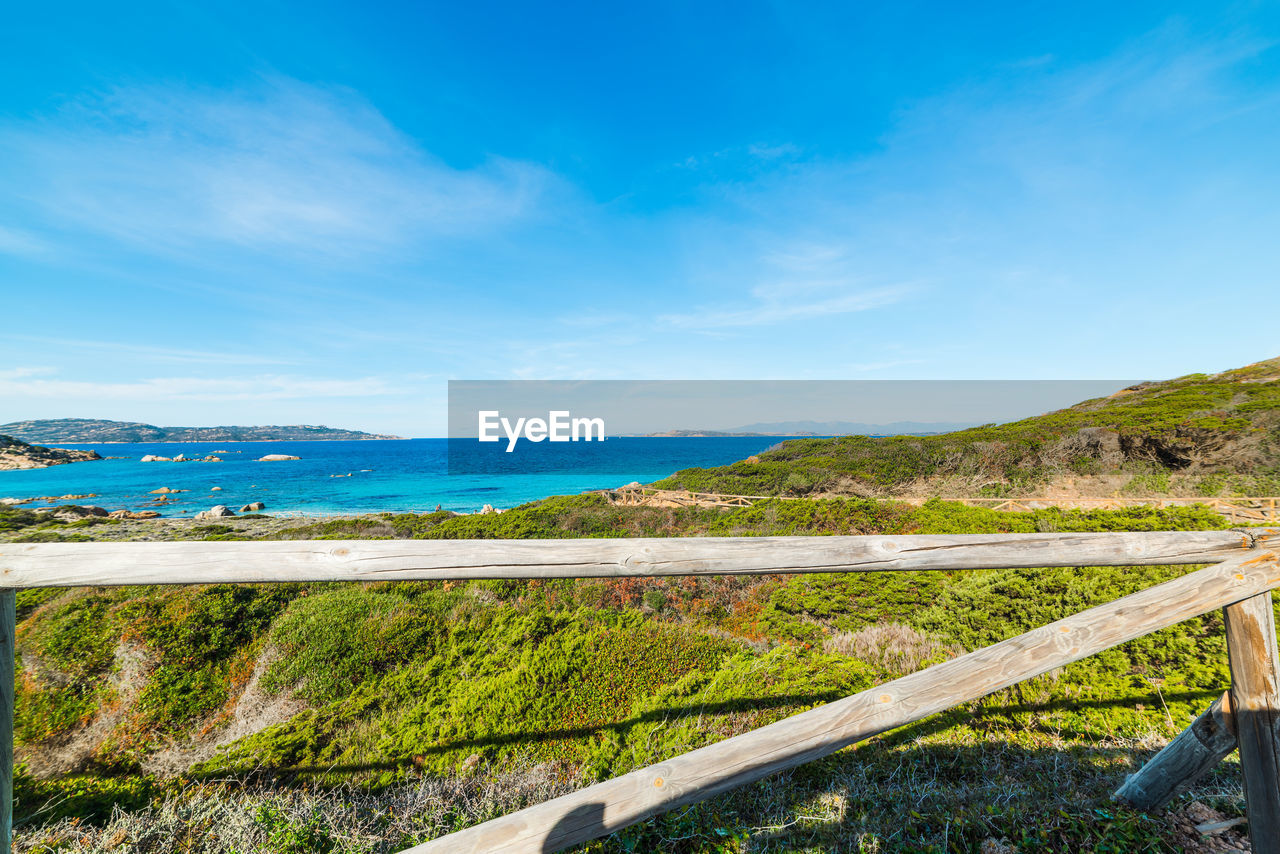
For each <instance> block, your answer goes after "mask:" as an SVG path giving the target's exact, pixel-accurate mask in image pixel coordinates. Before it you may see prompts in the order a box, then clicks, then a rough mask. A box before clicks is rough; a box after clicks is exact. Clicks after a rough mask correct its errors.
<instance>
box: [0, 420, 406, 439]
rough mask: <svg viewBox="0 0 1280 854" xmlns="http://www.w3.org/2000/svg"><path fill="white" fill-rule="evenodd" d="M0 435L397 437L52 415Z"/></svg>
mask: <svg viewBox="0 0 1280 854" xmlns="http://www.w3.org/2000/svg"><path fill="white" fill-rule="evenodd" d="M0 434H3V435H6V436H13V437H14V438H15V439H22V440H23V441H26V442H269V441H305V440H313V441H314V440H328V441H354V440H360V439H399V438H401V437H399V436H385V435H382V434H380V433H365V432H362V431H360V430H341V429H337V428H333V427H323V426H318V425H311V424H292V425H285V426H281V425H266V426H256V427H241V426H224V427H157V426H156V425H154V424H143V423H141V422H138V421H106V420H102V419H96V418H53V419H40V420H36V421H14V422H12V423H9V424H0Z"/></svg>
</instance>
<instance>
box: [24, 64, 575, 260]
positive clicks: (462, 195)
mask: <svg viewBox="0 0 1280 854" xmlns="http://www.w3.org/2000/svg"><path fill="white" fill-rule="evenodd" d="M0 147H2V148H4V149H5V150H6V151H7V154H6V159H7V160H8V164H9V165H8V167H7V168H4V167H0V174H3V175H4V176H5V177H4V180H5V183H6V184H8V186H9V193H11V194H13V195H16V196H21V197H24V198H25V200H26V201H27V202H28V203H29V204H31V205H33V206H34V207H35V208H37V209H38V210H39V211H40V212H41V213H42V214H43V215H44V216H45V217H46V218H47V219H48V221H50V222H51V223H52V224H53V226H54V227H56V228H70V229H81V230H87V231H90V232H96V233H99V234H105V235H107V236H109V237H111V238H113V239H115V240H121V241H127V242H129V243H131V244H133V245H135V246H141V247H145V248H148V249H153V250H154V249H165V250H188V249H191V248H193V247H207V246H208V245H209V244H213V245H218V244H221V245H224V246H227V245H230V246H237V247H246V248H250V249H254V250H259V251H280V250H287V251H292V252H305V253H318V254H320V255H322V256H333V255H336V254H344V253H359V252H363V251H367V250H374V249H385V248H387V247H391V246H397V245H405V244H409V243H412V242H414V241H421V240H430V239H432V238H437V237H447V236H458V235H471V234H475V233H480V232H484V231H486V230H489V229H492V228H494V227H496V226H501V225H503V224H506V223H510V222H512V221H514V220H518V219H520V218H522V217H525V216H527V215H529V214H530V213H531V212H532V211H533V210H534V209H535V208H536V207H537V205H538V203H539V200H540V198H541V197H542V195H543V193H544V192H545V191H547V189H548V188H549V187H550V186H551V185H552V184H554V183H555V182H556V179H555V178H554V176H552V175H551V174H550V173H549V172H547V171H546V170H545V169H543V168H542V167H540V166H537V165H534V164H530V163H523V162H517V161H511V160H504V159H501V158H490V159H488V160H486V161H484V162H483V163H481V164H480V165H478V166H475V167H472V168H454V167H452V166H450V165H448V164H446V163H444V162H442V161H440V160H438V159H436V158H434V157H432V156H431V155H430V154H429V153H428V152H426V151H424V150H423V149H422V148H421V147H420V146H419V145H418V144H417V143H416V142H415V141H414V140H412V139H410V138H409V137H407V136H405V135H404V134H403V133H401V132H400V131H399V130H398V129H397V128H396V127H394V126H393V125H392V124H391V123H390V122H389V121H387V119H386V118H385V117H384V116H383V115H382V114H381V113H379V112H378V111H377V110H376V109H375V108H374V107H373V106H372V105H371V104H370V103H369V102H367V101H366V100H364V99H363V98H361V97H360V96H359V95H358V94H356V93H354V92H352V91H349V90H345V89H338V88H321V87H317V86H309V85H306V84H302V83H299V82H296V81H293V80H288V79H283V78H274V79H270V80H266V81H264V82H263V83H262V85H261V86H259V87H258V88H256V89H253V90H241V91H233V92H211V91H201V90H193V89H188V88H183V87H123V88H119V89H116V90H113V91H111V92H109V93H108V94H106V95H105V96H102V97H100V98H96V99H92V100H88V99H86V100H81V101H77V102H74V103H71V104H69V105H67V106H66V107H65V108H64V109H62V110H61V111H60V112H58V113H56V114H54V115H51V116H46V117H44V118H39V119H34V120H29V121H25V122H21V123H14V122H10V123H9V124H8V125H7V126H5V127H0ZM3 246H4V233H2V232H0V248H3Z"/></svg>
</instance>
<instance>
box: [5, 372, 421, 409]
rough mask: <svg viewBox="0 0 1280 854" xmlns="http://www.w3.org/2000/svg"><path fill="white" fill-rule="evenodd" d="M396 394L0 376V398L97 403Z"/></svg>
mask: <svg viewBox="0 0 1280 854" xmlns="http://www.w3.org/2000/svg"><path fill="white" fill-rule="evenodd" d="M398 393H401V390H400V389H398V388H396V387H394V386H393V385H391V384H390V383H388V382H387V381H386V380H385V379H383V378H381V377H376V376H372V377H360V378H357V379H349V380H346V379H343V380H334V379H318V378H314V377H304V376H288V375H280V374H268V375H261V376H251V377H228V378H213V379H211V378H207V377H152V378H148V379H140V380H136V381H131V382H93V381H89V380H63V379H37V378H33V377H31V376H17V377H10V376H3V375H0V397H4V398H28V399H31V398H38V399H58V400H65V401H66V402H67V403H76V404H78V405H84V404H85V403H88V402H99V401H148V402H149V401H154V400H171V401H183V400H187V401H192V400H203V401H270V400H298V399H315V398H367V397H381V396H385V395H392V394H398Z"/></svg>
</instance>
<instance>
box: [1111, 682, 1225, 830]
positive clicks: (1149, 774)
mask: <svg viewBox="0 0 1280 854" xmlns="http://www.w3.org/2000/svg"><path fill="white" fill-rule="evenodd" d="M1230 710H1231V695H1230V694H1229V693H1228V694H1223V695H1222V696H1221V697H1219V698H1218V699H1216V700H1214V701H1213V703H1212V704H1211V705H1210V706H1209V708H1207V709H1205V710H1204V711H1203V712H1201V713H1200V716H1199V717H1198V718H1196V719H1195V720H1194V721H1192V723H1191V726H1189V727H1187V728H1186V729H1184V730H1183V731H1182V732H1180V733H1179V734H1178V737H1177V738H1175V739H1174V740H1173V741H1171V742H1169V743H1168V744H1166V745H1165V746H1164V749H1163V750H1161V751H1160V752H1159V753H1157V754H1156V755H1155V756H1153V757H1151V760H1150V761H1149V762H1147V764H1146V765H1143V766H1142V767H1141V768H1140V769H1138V773H1136V774H1133V775H1130V777H1129V779H1127V780H1125V781H1124V785H1123V786H1121V787H1120V788H1119V789H1118V790H1116V793H1115V800H1118V801H1124V802H1125V803H1128V804H1129V805H1131V806H1133V807H1135V808H1137V809H1140V810H1155V809H1159V808H1160V807H1162V806H1164V805H1165V804H1167V803H1169V801H1171V800H1173V798H1174V796H1175V795H1177V794H1178V792H1180V791H1181V790H1183V789H1185V788H1186V787H1188V786H1190V785H1192V784H1193V783H1195V781H1196V780H1199V779H1200V778H1201V777H1202V776H1204V774H1206V773H1207V772H1208V771H1209V770H1210V769H1212V768H1213V767H1214V766H1215V765H1217V764H1218V763H1219V762H1221V761H1222V760H1223V759H1225V758H1226V757H1227V755H1228V754H1230V753H1231V751H1233V750H1235V749H1236V734H1235V729H1234V726H1233V725H1232V721H1231V711H1230Z"/></svg>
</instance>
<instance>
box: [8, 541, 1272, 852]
mask: <svg viewBox="0 0 1280 854" xmlns="http://www.w3.org/2000/svg"><path fill="white" fill-rule="evenodd" d="M1277 550H1280V530H1274V529H1253V530H1244V531H1171V532H1145V533H1066V534H997V535H956V536H952V535H940V536H884V535H877V536H858V537H846V536H839V537H759V538H716V537H707V538H687V539H623V540H590V539H589V540H471V541H456V540H455V541H447V540H439V541H435V540H409V541H405V540H374V541H361V540H347V541H334V540H330V541H286V542H147V543H39V544H16V543H15V544H0V646H3V649H0V728H2V730H3V731H2V732H0V809H2V810H3V815H0V835H2V838H0V846H2V847H0V850H4V851H7V850H9V844H10V829H11V820H12V772H13V752H12V751H13V743H12V721H13V644H14V627H15V626H14V599H15V590H16V589H17V588H23V587H45V586H81V585H84V586H100V585H125V584H206V583H215V582H271V581H280V582H284V581H293V582H299V581H316V582H319V581H390V580H401V581H403V580H446V579H448V580H462V579H484V578H584V577H610V576H623V577H630V576H647V577H659V576H673V575H735V574H738V575H744V574H746V575H749V574H764V573H768V574H773V573H791V572H879V571H890V570H956V569H986V568H1001V567H1049V566H1128V565H1150V564H1164V565H1187V564H1210V565H1209V566H1208V567H1206V568H1203V569H1199V570H1197V571H1194V572H1190V573H1188V574H1185V575H1183V576H1181V577H1178V578H1176V579H1174V580H1172V581H1168V582H1165V583H1164V584H1160V585H1157V586H1155V587H1151V588H1148V589H1146V590H1142V591H1139V592H1137V593H1134V594H1131V595H1129V596H1125V597H1123V598H1121V599H1117V600H1116V601H1114V602H1110V603H1108V604H1105V605H1099V606H1097V607H1094V608H1090V609H1088V610H1086V611H1082V612H1080V613H1078V614H1074V615H1072V616H1069V617H1066V618H1064V619H1062V620H1059V621H1057V622H1054V623H1050V624H1048V625H1046V626H1041V627H1040V628H1037V629H1034V630H1032V631H1030V632H1027V633H1025V634H1022V635H1018V636H1017V637H1013V638H1009V639H1008V640H1005V641H1001V642H1000V643H997V644H993V645H992V646H988V647H985V648H983V649H979V650H976V651H974V652H971V653H968V654H965V655H962V656H959V657H957V658H954V659H952V660H950V661H946V662H943V663H941V664H936V665H934V666H932V667H929V668H927V669H925V670H921V671H919V672H916V673H913V674H911V675H909V676H904V677H902V678H901V679H896V680H894V681H892V682H889V683H886V684H884V685H880V686H878V687H876V688H873V689H871V690H868V691H864V692H862V693H859V694H854V695H852V696H850V697H846V698H844V699H842V700H837V701H835V702H832V703H828V704H827V705H824V706H820V707H818V708H815V709H811V710H809V711H806V712H802V713H800V714H797V715H793V716H791V717H789V718H785V719H783V720H780V721H777V722H776V723H773V724H770V725H768V726H765V727H762V728H760V729H757V730H754V731H752V732H748V733H745V734H743V735H739V736H735V737H733V738H729V739H726V740H724V741H720V742H717V743H715V744H712V745H710V746H708V747H704V748H701V749H699V750H695V751H692V752H690V753H686V754H683V755H681V756H676V757H673V758H671V759H668V760H666V761H663V762H661V763H658V764H657V765H652V766H649V767H647V768H641V769H638V770H635V771H632V772H630V773H628V774H624V775H622V776H620V777H616V778H614V779H612V780H608V781H606V782H603V783H599V784H596V785H593V786H588V787H586V788H585V789H582V790H580V791H578V792H575V793H572V794H569V795H566V796H564V797H560V798H556V799H554V800H551V801H548V802H546V803H543V804H539V805H537V806H533V807H530V808H528V809H524V810H520V811H518V812H515V813H512V814H510V815H507V816H504V817H502V818H498V819H495V820H493V821H489V822H486V823H484V824H481V825H477V826H475V827H472V828H469V829H466V830H463V831H459V832H457V833H453V834H450V835H448V836H445V837H442V838H440V839H436V840H433V841H431V842H427V843H424V844H422V845H419V846H416V847H414V848H411V849H408V850H407V851H406V852H404V854H410V852H412V854H441V853H442V852H449V854H454V852H551V851H558V850H561V849H562V848H565V847H567V846H570V845H574V844H577V843H581V842H585V841H587V840H590V839H593V838H596V837H599V836H603V835H605V834H608V833H612V832H614V831H616V830H619V829H621V828H623V827H626V826H628V825H630V824H633V823H635V822H638V821H642V820H644V819H646V818H648V817H650V816H653V815H656V814H658V813H661V812H664V811H666V810H669V809H672V808H674V807H678V806H681V805H684V804H689V803H693V802H695V801H699V800H702V799H705V798H709V797H712V796H714V795H717V794H720V793H721V792H725V791H727V790H729V789H732V788H734V787H736V786H741V785H744V784H746V783H750V782H752V781H754V780H758V779H760V778H761V777H764V776H766V775H768V774H771V773H773V772H776V771H780V770H783V769H786V768H792V767H795V766H797V765H800V764H802V763H805V762H809V761H812V760H814V759H817V758H819V757H822V756H826V755H828V754H830V753H832V752H834V751H837V750H840V749H841V748H843V747H846V746H848V745H850V744H853V743H855V742H857V741H861V740H863V739H866V738H870V737H872V736H874V735H877V734H879V733H883V732H886V731H888V730H891V729H894V728H897V727H900V726H903V725H905V724H908V723H911V722H913V721H917V720H920V719H922V718H924V717H927V716H929V715H932V714H935V713H937V712H941V711H944V710H946V709H948V708H950V707H952V706H955V705H958V704H961V703H965V702H969V701H972V700H975V699H978V698H980V697H983V696H985V695H987V694H990V693H992V692H995V691H999V690H1001V689H1003V688H1007V687H1009V686H1011V685H1013V684H1015V683H1017V682H1020V681H1022V680H1025V679H1030V678H1032V677H1034V676H1038V675H1040V674H1043V673H1046V672H1048V671H1050V670H1052V669H1054V668H1057V667H1062V666H1063V665H1066V664H1069V663H1071V662H1073V661H1078V660H1080V659H1082V658H1084V657H1086V656H1089V655H1093V654H1094V653H1097V652H1100V651H1102V650H1104V649H1107V648H1109V647H1112V646H1115V645H1116V644H1120V643H1124V642H1125V641H1128V640H1132V639H1134V638H1138V637H1141V636H1143V635H1146V634H1150V633H1151V632H1154V631H1158V630H1160V629H1163V628H1167V627H1169V626H1172V625H1174V624H1176V623H1179V622H1181V621H1183V620H1188V619H1191V618H1193V617H1197V616H1200V615H1202V614H1206V613H1209V612H1210V611H1214V610H1217V609H1223V613H1224V617H1225V620H1226V632H1227V645H1228V653H1229V665H1230V671H1231V681H1232V685H1231V688H1230V691H1229V692H1228V694H1227V695H1226V699H1225V701H1224V700H1219V701H1216V702H1215V703H1214V704H1213V705H1212V706H1211V707H1210V708H1209V709H1208V710H1207V711H1206V712H1205V714H1203V715H1201V717H1200V718H1198V719H1197V720H1196V722H1195V723H1193V724H1192V726H1191V727H1189V728H1188V730H1187V732H1185V733H1183V735H1181V736H1179V737H1178V738H1177V739H1175V740H1174V741H1172V742H1170V744H1169V746H1168V747H1166V748H1165V750H1163V751H1161V753H1160V754H1158V755H1157V756H1156V757H1155V758H1154V759H1153V760H1152V761H1151V762H1150V763H1148V764H1147V765H1146V766H1145V767H1144V768H1143V769H1142V770H1141V771H1139V773H1138V774H1137V775H1135V776H1134V777H1133V778H1131V779H1130V780H1128V781H1127V782H1126V784H1125V785H1124V786H1123V787H1122V788H1121V789H1120V791H1119V792H1117V797H1119V798H1122V799H1124V800H1127V801H1129V802H1130V803H1132V804H1134V805H1136V806H1139V807H1141V808H1144V809H1154V808H1156V807H1158V806H1160V805H1162V804H1163V803H1165V802H1167V801H1168V799H1169V798H1171V797H1173V796H1174V795H1175V794H1176V792H1177V791H1178V789H1179V788H1180V787H1182V786H1185V785H1188V784H1190V783H1191V782H1192V781H1193V780H1194V779H1195V778H1196V777H1197V776H1199V774H1202V773H1204V772H1205V771H1206V770H1208V769H1209V768H1211V767H1212V766H1213V765H1214V764H1215V763H1216V762H1218V761H1220V760H1221V758H1222V757H1223V756H1225V755H1226V754H1227V753H1229V752H1230V751H1231V750H1232V749H1235V748H1238V749H1239V751H1240V757H1241V766H1242V769H1243V774H1244V786H1245V799H1246V808H1247V811H1248V818H1249V827H1250V834H1251V837H1252V839H1253V846H1254V848H1253V850H1254V851H1255V852H1259V854H1264V852H1265V854H1280V660H1278V659H1277V652H1276V634H1275V625H1274V622H1273V618H1272V606H1271V590H1273V589H1274V588H1275V587H1277V586H1280V552H1278V551H1277Z"/></svg>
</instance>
